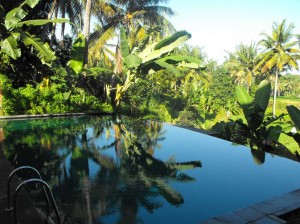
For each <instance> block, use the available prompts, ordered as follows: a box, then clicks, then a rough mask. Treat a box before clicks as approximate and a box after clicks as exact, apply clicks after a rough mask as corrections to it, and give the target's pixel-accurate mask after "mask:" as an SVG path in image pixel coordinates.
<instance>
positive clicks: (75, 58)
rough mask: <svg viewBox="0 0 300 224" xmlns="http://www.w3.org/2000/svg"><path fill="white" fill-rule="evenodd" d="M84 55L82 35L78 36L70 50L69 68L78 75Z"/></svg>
mask: <svg viewBox="0 0 300 224" xmlns="http://www.w3.org/2000/svg"><path fill="white" fill-rule="evenodd" d="M84 53H85V39H84V36H83V34H79V35H78V38H77V39H76V40H75V42H74V43H73V47H72V50H71V60H70V61H69V63H68V64H69V66H70V68H71V69H72V70H73V71H74V72H75V73H76V74H77V75H78V74H79V72H81V71H82V69H83V63H84Z"/></svg>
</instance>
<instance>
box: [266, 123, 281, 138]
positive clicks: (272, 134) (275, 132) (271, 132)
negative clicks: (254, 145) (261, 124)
mask: <svg viewBox="0 0 300 224" xmlns="http://www.w3.org/2000/svg"><path fill="white" fill-rule="evenodd" d="M281 133H282V127H281V126H279V125H276V126H270V127H269V128H268V130H267V139H269V140H273V141H276V142H278V140H279V137H280V134H281Z"/></svg>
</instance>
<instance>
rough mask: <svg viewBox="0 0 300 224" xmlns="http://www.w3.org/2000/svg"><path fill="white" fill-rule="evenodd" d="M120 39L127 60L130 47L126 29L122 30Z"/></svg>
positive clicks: (122, 51)
mask: <svg viewBox="0 0 300 224" xmlns="http://www.w3.org/2000/svg"><path fill="white" fill-rule="evenodd" d="M120 39H121V53H122V57H123V58H125V57H127V56H128V55H129V47H128V41H127V37H126V32H125V29H124V27H121V28H120Z"/></svg>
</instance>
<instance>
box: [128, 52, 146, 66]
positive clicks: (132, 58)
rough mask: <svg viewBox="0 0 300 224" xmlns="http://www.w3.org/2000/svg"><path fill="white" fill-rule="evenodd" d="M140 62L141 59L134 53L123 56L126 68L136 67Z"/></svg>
mask: <svg viewBox="0 0 300 224" xmlns="http://www.w3.org/2000/svg"><path fill="white" fill-rule="evenodd" d="M141 62H142V59H141V58H140V57H139V56H137V55H134V54H129V55H128V56H127V57H125V58H124V63H125V65H126V66H127V67H128V68H137V67H138V66H139V65H140V64H141Z"/></svg>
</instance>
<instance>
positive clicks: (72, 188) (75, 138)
mask: <svg viewBox="0 0 300 224" xmlns="http://www.w3.org/2000/svg"><path fill="white" fill-rule="evenodd" d="M112 128H113V129H114V131H115V133H114V134H115V137H114V138H115V141H113V143H108V145H104V146H101V147H100V146H99V145H97V144H98V143H97V142H99V139H101V137H102V135H105V133H106V134H107V133H108V132H109V131H110V130H111V129H112ZM135 128H136V126H135V125H134V124H132V123H128V124H124V123H121V122H117V123H116V122H111V121H109V122H108V121H107V120H105V119H104V120H103V118H101V119H95V120H94V121H90V120H89V121H88V123H87V124H83V123H80V124H78V125H77V126H72V127H68V128H65V129H63V127H61V128H60V130H59V131H60V132H59V133H58V132H55V133H56V134H55V133H54V136H53V137H52V138H51V140H53V139H57V140H59V146H58V144H57V143H56V142H51V147H52V149H51V150H45V151H43V152H47V153H49V154H50V155H51V156H50V155H48V156H47V157H45V156H44V157H38V158H36V159H35V160H36V161H40V163H41V164H45V162H47V163H48V160H49V159H50V158H54V157H55V158H57V157H58V154H61V153H62V152H63V153H62V154H63V155H62V157H61V158H57V159H55V161H56V162H55V164H54V165H55V167H53V168H52V171H51V172H49V176H47V177H46V178H45V180H46V181H47V182H48V181H51V180H52V179H53V177H56V181H55V182H52V184H51V185H52V186H53V187H52V188H53V192H54V194H55V195H56V200H57V202H58V205H59V207H60V208H63V210H61V212H62V211H63V213H64V214H63V216H64V219H65V221H66V223H68V222H69V221H70V222H71V223H72V222H73V221H74V220H75V221H78V222H81V223H82V222H84V223H93V222H98V221H99V220H100V219H101V217H102V216H105V215H106V214H116V211H117V210H120V213H119V214H120V220H119V222H120V223H129V221H132V222H133V223H134V222H135V221H137V214H138V211H139V207H144V208H146V209H147V210H148V211H150V212H151V211H153V210H154V209H156V208H158V207H161V206H162V203H161V202H157V200H158V198H159V197H161V198H164V199H165V200H166V201H168V202H169V203H170V204H173V205H179V204H182V203H183V198H182V196H181V195H180V194H179V193H178V192H176V191H175V190H174V189H172V188H171V187H170V186H169V185H168V182H167V181H168V179H170V178H172V179H174V180H177V181H189V180H192V178H191V177H188V176H187V175H184V174H180V173H179V172H178V170H179V169H180V168H182V166H183V165H184V166H186V167H188V168H194V167H199V166H200V163H199V162H194V163H192V162H191V163H186V164H176V163H165V162H162V161H160V160H158V159H156V158H154V157H153V153H154V150H155V148H157V147H159V145H158V142H159V141H160V140H163V139H164V137H163V132H162V124H159V123H155V122H147V123H144V125H140V127H139V129H140V130H141V132H139V133H138V134H136V135H134V134H133V133H134V132H136V131H132V130H135ZM127 129H128V130H131V132H132V133H131V132H130V131H128V130H127ZM87 130H88V131H87ZM144 130H146V133H144V132H143V131H144ZM43 131H44V132H45V129H43ZM57 131H58V130H57ZM48 132H49V131H48V130H47V133H48ZM18 136H20V138H22V137H26V134H20V135H18ZM111 137H112V135H110V134H109V136H108V135H107V136H106V138H107V139H109V138H111ZM9 139H11V140H12V141H13V139H14V133H12V135H11V138H9ZM32 139H37V142H39V141H38V139H39V138H38V137H36V138H32ZM137 139H138V140H137ZM19 140H20V139H19ZM108 142H110V141H109V140H108ZM78 143H79V144H78ZM33 144H35V143H33ZM38 144H39V143H37V145H38ZM55 146H58V148H54V147H55ZM113 147H114V148H115V150H116V151H115V152H116V156H117V158H118V160H119V161H120V162H118V161H117V162H116V161H115V160H114V158H115V157H114V156H112V155H109V154H106V153H104V151H105V150H107V149H109V148H113ZM60 148H61V149H63V150H62V151H61V152H60V153H59V150H58V149H60ZM28 149H29V147H28ZM25 151H30V150H25ZM16 153H17V152H16ZM24 157H26V155H24ZM20 158H21V157H20ZM68 158H69V159H68ZM49 161H50V160H49ZM91 161H93V162H94V163H96V164H98V167H99V171H98V173H97V174H96V175H95V176H94V178H93V182H91V179H90V178H91V176H90V171H91V170H90V165H91ZM27 165H31V164H27ZM54 165H53V166H54ZM44 166H45V165H44ZM37 168H39V169H44V168H43V167H42V165H40V166H39V167H37ZM47 172H48V171H47ZM50 174H51V175H50ZM58 195H59V196H58Z"/></svg>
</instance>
